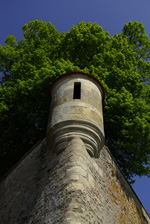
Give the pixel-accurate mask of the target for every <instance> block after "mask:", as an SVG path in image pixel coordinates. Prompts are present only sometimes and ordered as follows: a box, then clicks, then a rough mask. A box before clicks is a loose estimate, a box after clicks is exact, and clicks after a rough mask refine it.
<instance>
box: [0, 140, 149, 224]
mask: <svg viewBox="0 0 150 224" xmlns="http://www.w3.org/2000/svg"><path fill="white" fill-rule="evenodd" d="M31 223H32V224H35V223H36V224H57V223H60V224H63V223H64V224H79V223H80V224H84V223H85V224H90V223H91V224H94V223H95V224H100V223H104V224H107V223H110V224H111V223H112V224H119V223H121V224H123V223H127V224H128V223H129V224H131V223H134V224H135V223H136V224H144V223H149V217H148V215H147V213H146V211H145V209H144V208H143V207H142V205H141V203H140V201H139V200H138V198H137V197H136V195H135V193H134V191H133V190H132V188H131V187H130V185H129V184H128V183H127V181H126V180H125V178H124V177H123V175H122V173H121V172H120V170H119V168H118V166H117V165H116V163H115V161H114V159H113V157H112V156H111V154H110V153H109V151H108V150H107V149H106V148H103V149H102V150H101V152H100V158H98V159H93V158H91V157H90V156H89V154H88V153H87V150H86V149H85V145H84V143H83V142H82V141H81V139H79V138H75V139H73V140H72V141H71V142H70V143H69V145H68V147H67V148H66V149H65V151H63V152H62V153H61V154H59V155H57V156H56V155H54V154H52V153H51V152H50V150H49V149H47V147H46V141H45V140H43V141H42V142H41V143H40V144H39V145H37V146H36V147H35V148H34V149H33V150H32V151H31V152H30V153H29V154H28V155H27V156H26V157H25V158H24V159H23V160H22V161H21V162H20V163H19V164H18V166H17V167H16V168H15V169H14V170H12V172H11V173H9V175H8V176H7V177H6V178H5V179H3V180H2V181H1V183H0V224H31Z"/></svg>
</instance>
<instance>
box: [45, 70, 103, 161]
mask: <svg viewBox="0 0 150 224" xmlns="http://www.w3.org/2000/svg"><path fill="white" fill-rule="evenodd" d="M104 95H105V93H104V88H103V86H102V84H101V83H100V81H98V79H96V78H95V77H93V76H92V75H90V74H87V73H83V72H69V73H66V74H63V75H61V76H60V77H59V78H58V79H56V80H55V82H54V83H53V84H52V86H51V109H50V111H51V112H50V116H49V121H48V128H47V143H48V146H49V148H50V149H51V150H52V151H54V152H55V153H56V154H59V153H60V152H62V151H63V150H64V149H65V148H66V147H67V145H68V143H69V142H70V141H71V140H72V139H73V138H76V137H77V138H78V137H80V138H81V139H82V141H83V142H84V144H85V147H86V149H87V151H88V153H89V154H90V155H91V156H92V157H97V155H98V153H99V151H100V150H101V149H102V147H103V145H104V127H103V111H102V100H103V99H104Z"/></svg>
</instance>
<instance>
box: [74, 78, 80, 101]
mask: <svg viewBox="0 0 150 224" xmlns="http://www.w3.org/2000/svg"><path fill="white" fill-rule="evenodd" d="M73 99H81V82H75V83H74V91H73Z"/></svg>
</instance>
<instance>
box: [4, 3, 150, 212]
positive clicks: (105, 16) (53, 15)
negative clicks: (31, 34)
mask: <svg viewBox="0 0 150 224" xmlns="http://www.w3.org/2000/svg"><path fill="white" fill-rule="evenodd" d="M35 19H38V20H43V21H46V22H51V23H52V24H53V25H54V26H55V28H56V29H57V30H59V31H60V32H67V31H69V30H70V29H71V27H72V26H73V24H74V25H77V24H78V23H79V22H81V21H85V22H92V23H94V22H96V23H97V24H98V25H100V26H102V27H103V30H104V31H109V33H110V36H113V35H114V34H115V33H121V29H122V28H123V26H124V24H125V23H128V22H129V21H132V22H133V21H139V22H142V23H143V25H144V26H145V29H146V33H147V34H148V35H149V37H150V0H144V1H142V0H126V1H125V0H92V1H90V0H76V1H73V0H63V1H62V0H26V1H25V0H24V1H23V0H13V1H12V0H0V44H1V45H3V46H4V40H5V39H6V37H7V36H8V35H15V36H16V37H17V40H18V41H19V40H20V39H21V38H23V35H22V30H21V28H22V26H23V25H24V24H25V23H28V22H29V21H32V20H35ZM133 188H134V190H135V192H136V193H137V195H138V197H139V199H140V200H141V202H142V204H143V205H144V207H145V208H146V210H147V212H148V213H149V214H150V179H148V178H147V177H142V178H138V177H137V178H136V183H135V184H134V185H133Z"/></svg>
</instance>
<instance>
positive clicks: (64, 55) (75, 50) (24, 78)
mask: <svg viewBox="0 0 150 224" xmlns="http://www.w3.org/2000/svg"><path fill="white" fill-rule="evenodd" d="M22 31H23V34H24V38H23V39H22V40H20V41H19V42H18V43H17V41H16V38H15V37H14V36H8V37H7V38H6V40H5V43H6V45H5V46H4V47H2V46H1V45H0V72H1V74H2V78H1V86H0V136H1V139H0V164H1V175H3V174H4V173H5V172H6V171H7V170H8V169H9V168H10V167H11V166H12V165H13V164H14V163H15V162H16V161H17V160H18V159H19V158H20V157H21V156H22V155H23V154H24V153H25V152H26V151H27V150H28V149H29V148H30V147H31V146H33V144H35V143H36V142H37V141H38V140H39V139H41V138H43V137H44V136H45V133H46V126H47V119H48V114H49V106H50V99H49V97H48V95H49V88H50V84H51V83H52V82H53V81H54V80H55V79H56V78H57V77H58V76H59V75H61V74H63V73H65V72H69V71H77V70H78V71H84V72H87V73H90V74H92V75H94V76H95V77H97V78H98V79H99V80H100V81H101V82H102V84H103V85H104V88H105V91H106V98H105V101H104V123H105V135H106V143H105V144H106V145H107V146H108V147H109V149H110V150H111V152H112V154H113V155H114V157H115V158H116V160H117V161H118V163H119V165H120V167H121V169H122V171H123V172H124V174H125V175H126V177H127V178H128V179H129V180H132V179H133V176H134V175H135V174H136V175H139V176H142V175H147V176H150V166H149V165H150V40H149V38H148V36H147V35H146V33H145V28H144V26H143V24H142V23H139V22H133V23H131V22H129V23H128V24H125V25H124V27H123V29H122V33H121V34H115V35H114V36H113V37H110V36H109V33H108V32H106V33H105V32H104V31H103V29H102V27H101V26H99V25H97V24H96V23H94V24H91V23H87V24H85V23H84V22H81V23H79V24H78V26H73V27H72V28H71V29H70V31H69V32H67V33H66V34H65V33H59V32H58V31H57V30H56V29H55V27H54V26H53V25H52V24H51V23H46V22H43V21H38V20H35V21H32V22H29V23H28V24H25V25H24V26H23V28H22Z"/></svg>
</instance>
